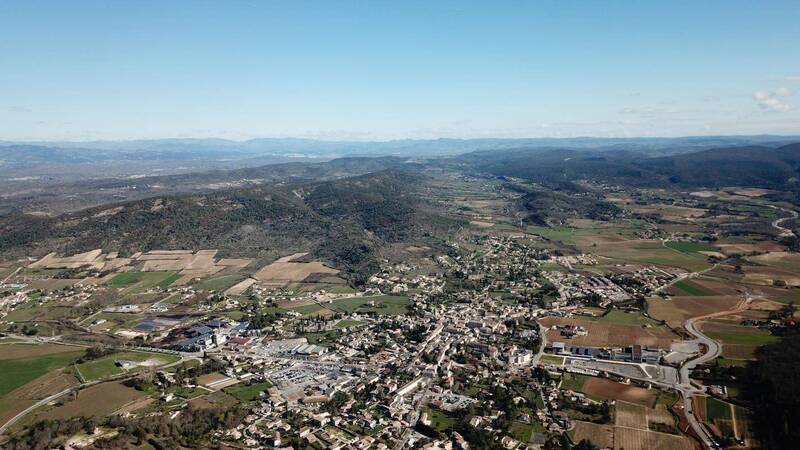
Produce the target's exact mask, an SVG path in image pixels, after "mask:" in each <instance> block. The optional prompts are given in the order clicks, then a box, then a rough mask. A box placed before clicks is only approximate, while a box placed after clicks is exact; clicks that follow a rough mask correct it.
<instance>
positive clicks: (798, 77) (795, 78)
mask: <svg viewBox="0 0 800 450" xmlns="http://www.w3.org/2000/svg"><path fill="white" fill-rule="evenodd" d="M786 81H790V82H792V83H800V75H789V76H788V77H786Z"/></svg>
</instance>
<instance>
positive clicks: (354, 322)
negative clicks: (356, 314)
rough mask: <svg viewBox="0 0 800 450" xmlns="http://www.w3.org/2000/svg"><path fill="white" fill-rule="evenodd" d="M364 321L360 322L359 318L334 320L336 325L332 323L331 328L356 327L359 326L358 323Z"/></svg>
mask: <svg viewBox="0 0 800 450" xmlns="http://www.w3.org/2000/svg"><path fill="white" fill-rule="evenodd" d="M365 323H366V322H362V321H360V320H347V319H342V320H340V321H338V322H336V325H334V326H333V328H335V329H337V330H339V329H342V328H350V327H357V326H360V325H364V324H365Z"/></svg>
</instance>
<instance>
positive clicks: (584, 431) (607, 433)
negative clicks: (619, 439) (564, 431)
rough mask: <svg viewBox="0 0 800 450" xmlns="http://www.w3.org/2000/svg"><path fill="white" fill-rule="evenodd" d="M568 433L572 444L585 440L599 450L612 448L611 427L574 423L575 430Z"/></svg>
mask: <svg viewBox="0 0 800 450" xmlns="http://www.w3.org/2000/svg"><path fill="white" fill-rule="evenodd" d="M570 433H571V434H570V436H571V438H572V441H573V442H580V441H582V440H584V439H586V440H588V441H591V442H592V443H593V444H594V445H597V446H598V447H600V448H612V447H614V427H613V426H611V425H599V424H596V423H591V422H581V421H576V422H575V428H574V429H573V430H572V431H571V432H570Z"/></svg>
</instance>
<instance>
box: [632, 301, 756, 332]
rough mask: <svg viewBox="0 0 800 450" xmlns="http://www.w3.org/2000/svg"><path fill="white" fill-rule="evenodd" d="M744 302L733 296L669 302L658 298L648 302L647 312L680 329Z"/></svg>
mask: <svg viewBox="0 0 800 450" xmlns="http://www.w3.org/2000/svg"><path fill="white" fill-rule="evenodd" d="M742 301H743V299H742V297H741V296H732V295H719V296H700V297H688V296H687V297H673V298H671V299H669V300H665V299H662V298H658V297H656V298H651V299H649V300H648V308H647V310H648V312H649V313H650V316H651V317H653V318H654V319H656V320H663V321H665V322H667V324H668V325H669V326H670V327H673V328H680V327H682V326H683V323H684V322H685V321H686V320H687V319H690V318H692V317H700V316H705V315H708V314H712V313H716V312H720V311H727V310H731V309H734V308H736V306H737V305H739V304H740V303H742Z"/></svg>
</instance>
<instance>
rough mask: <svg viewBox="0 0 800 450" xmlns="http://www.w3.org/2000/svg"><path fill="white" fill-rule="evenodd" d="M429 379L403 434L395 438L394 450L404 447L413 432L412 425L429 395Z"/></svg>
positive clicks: (417, 418)
mask: <svg viewBox="0 0 800 450" xmlns="http://www.w3.org/2000/svg"><path fill="white" fill-rule="evenodd" d="M431 381H432V380H428V381H426V382H425V392H423V393H422V396H421V397H420V398H419V401H418V402H417V405H416V407H415V408H414V412H412V415H411V417H410V420H409V421H408V424H409V426H408V428H406V430H405V431H403V434H402V435H400V439H398V440H397V444H395V446H394V450H401V449H403V448H405V447H406V442H408V439H409V438H411V435H412V434H414V425H416V424H417V421H418V420H419V418H420V416H421V415H422V410H423V409H424V408H425V405H426V404H427V403H428V395H430V392H431V390H430V386H431Z"/></svg>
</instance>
